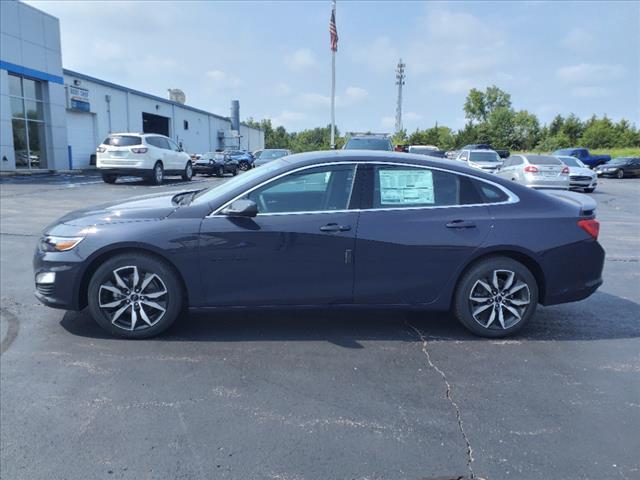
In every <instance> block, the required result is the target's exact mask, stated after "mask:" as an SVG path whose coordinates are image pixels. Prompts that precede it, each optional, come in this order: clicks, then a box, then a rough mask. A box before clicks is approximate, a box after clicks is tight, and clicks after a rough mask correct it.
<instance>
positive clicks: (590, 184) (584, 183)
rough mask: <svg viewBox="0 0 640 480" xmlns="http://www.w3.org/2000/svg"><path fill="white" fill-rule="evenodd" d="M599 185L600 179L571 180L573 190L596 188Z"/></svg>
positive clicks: (570, 184)
mask: <svg viewBox="0 0 640 480" xmlns="http://www.w3.org/2000/svg"><path fill="white" fill-rule="evenodd" d="M597 185H598V177H593V178H569V186H570V187H571V188H595V187H596V186H597Z"/></svg>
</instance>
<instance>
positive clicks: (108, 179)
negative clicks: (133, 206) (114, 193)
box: [102, 173, 118, 183]
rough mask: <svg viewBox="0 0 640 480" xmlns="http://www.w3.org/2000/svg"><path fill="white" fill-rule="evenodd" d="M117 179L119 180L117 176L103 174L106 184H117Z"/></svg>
mask: <svg viewBox="0 0 640 480" xmlns="http://www.w3.org/2000/svg"><path fill="white" fill-rule="evenodd" d="M117 179H118V176H117V175H113V174H111V173H103V174H102V181H103V182H104V183H116V180H117Z"/></svg>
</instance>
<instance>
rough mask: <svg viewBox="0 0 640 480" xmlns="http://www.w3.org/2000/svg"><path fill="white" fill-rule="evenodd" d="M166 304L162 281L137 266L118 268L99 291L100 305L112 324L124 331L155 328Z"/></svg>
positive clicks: (166, 298) (162, 315)
mask: <svg viewBox="0 0 640 480" xmlns="http://www.w3.org/2000/svg"><path fill="white" fill-rule="evenodd" d="M167 304H168V290H167V287H166V285H165V283H164V282H163V281H162V279H161V278H160V277H159V276H158V275H157V274H156V273H153V272H148V271H144V270H142V269H140V268H138V267H137V266H136V265H127V266H125V267H120V268H117V269H115V270H114V271H113V272H111V275H110V276H109V278H108V279H107V280H106V281H105V282H104V283H103V284H101V285H100V288H99V289H98V306H99V307H100V309H101V310H102V311H103V313H104V314H105V315H106V316H107V318H109V321H110V322H111V324H112V325H114V326H116V327H118V328H120V329H123V330H128V331H138V330H145V329H147V328H149V327H153V326H154V325H155V324H156V323H158V322H159V321H160V320H161V319H162V317H164V315H165V313H166V311H167Z"/></svg>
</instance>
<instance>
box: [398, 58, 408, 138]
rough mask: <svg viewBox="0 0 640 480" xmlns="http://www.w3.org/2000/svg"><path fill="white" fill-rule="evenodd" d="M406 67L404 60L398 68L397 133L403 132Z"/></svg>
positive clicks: (399, 63)
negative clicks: (403, 95) (403, 90)
mask: <svg viewBox="0 0 640 480" xmlns="http://www.w3.org/2000/svg"><path fill="white" fill-rule="evenodd" d="M404 67H406V65H405V64H404V63H402V59H400V61H399V62H398V66H397V67H396V85H397V86H398V104H397V105H396V133H399V132H401V131H402V86H403V85H404V79H405V74H404Z"/></svg>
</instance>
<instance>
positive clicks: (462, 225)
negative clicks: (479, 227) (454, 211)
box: [446, 220, 476, 228]
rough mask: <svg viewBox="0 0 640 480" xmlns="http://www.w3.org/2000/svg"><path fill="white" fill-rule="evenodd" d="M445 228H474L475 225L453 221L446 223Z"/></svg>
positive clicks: (465, 221)
mask: <svg viewBox="0 0 640 480" xmlns="http://www.w3.org/2000/svg"><path fill="white" fill-rule="evenodd" d="M446 226H447V228H476V224H475V223H474V222H469V221H467V220H453V221H451V222H449V223H447V225H446Z"/></svg>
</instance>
